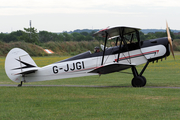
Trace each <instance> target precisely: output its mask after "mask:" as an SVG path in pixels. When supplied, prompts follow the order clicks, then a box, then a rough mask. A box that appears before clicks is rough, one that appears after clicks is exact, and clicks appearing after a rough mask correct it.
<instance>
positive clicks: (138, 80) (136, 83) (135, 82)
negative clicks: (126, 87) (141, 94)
mask: <svg viewBox="0 0 180 120" xmlns="http://www.w3.org/2000/svg"><path fill="white" fill-rule="evenodd" d="M131 84H132V86H133V87H143V85H145V79H144V78H143V77H142V76H136V77H134V78H133V79H132V81H131Z"/></svg>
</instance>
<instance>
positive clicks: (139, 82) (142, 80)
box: [131, 61, 149, 87]
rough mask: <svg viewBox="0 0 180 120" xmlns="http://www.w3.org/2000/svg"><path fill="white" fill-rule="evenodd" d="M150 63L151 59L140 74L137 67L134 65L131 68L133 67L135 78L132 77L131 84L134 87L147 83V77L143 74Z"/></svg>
mask: <svg viewBox="0 0 180 120" xmlns="http://www.w3.org/2000/svg"><path fill="white" fill-rule="evenodd" d="M148 64H149V61H148V62H147V63H146V65H145V66H144V68H143V69H142V71H141V73H140V74H138V72H137V70H136V67H135V66H132V68H131V69H132V72H133V75H134V78H133V79H132V81H131V84H132V86H133V87H144V86H145V85H146V78H145V77H144V76H142V74H143V73H144V71H145V69H146V68H147V66H148Z"/></svg>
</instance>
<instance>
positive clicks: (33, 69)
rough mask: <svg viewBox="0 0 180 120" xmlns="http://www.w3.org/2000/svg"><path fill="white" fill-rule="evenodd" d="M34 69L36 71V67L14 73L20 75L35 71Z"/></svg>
mask: <svg viewBox="0 0 180 120" xmlns="http://www.w3.org/2000/svg"><path fill="white" fill-rule="evenodd" d="M36 71H38V67H36V68H31V69H26V70H23V71H22V72H20V73H17V74H15V75H18V74H22V75H25V74H31V73H35V72H36Z"/></svg>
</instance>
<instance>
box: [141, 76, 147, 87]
mask: <svg viewBox="0 0 180 120" xmlns="http://www.w3.org/2000/svg"><path fill="white" fill-rule="evenodd" d="M141 77H142V78H143V80H144V83H143V86H142V87H144V86H145V85H146V78H145V77H144V76H141Z"/></svg>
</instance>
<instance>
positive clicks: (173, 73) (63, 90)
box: [0, 52, 180, 120]
mask: <svg viewBox="0 0 180 120" xmlns="http://www.w3.org/2000/svg"><path fill="white" fill-rule="evenodd" d="M175 55H176V60H175V61H174V60H173V58H172V56H169V57H168V58H167V60H163V61H162V62H161V61H159V62H158V63H156V62H155V63H154V64H153V63H150V65H149V66H148V68H147V70H146V71H145V73H144V76H146V78H147V85H146V86H177V87H179V86H180V79H179V78H180V76H179V73H180V70H179V68H180V53H179V52H176V53H175ZM65 58H67V57H33V59H34V60H35V62H36V63H37V65H38V66H40V67H41V66H44V65H47V64H50V63H54V62H57V61H59V60H61V59H65ZM4 60H5V58H4V57H1V58H0V84H17V83H13V82H12V81H11V80H9V79H8V78H7V76H6V74H5V71H4ZM142 67H143V65H141V66H138V67H137V68H138V70H139V71H140V70H141V69H142ZM125 72H131V71H130V70H126V71H125ZM132 77H133V75H132V74H123V73H113V74H108V75H101V76H100V77H99V76H89V77H81V78H71V79H62V80H53V81H45V82H34V83H25V84H39V85H40V84H41V85H43V84H45V85H107V86H119V87H108V88H89V87H82V88H81V87H33V86H31V87H25V86H23V87H21V88H18V87H0V95H1V99H0V108H1V109H0V119H18V120H19V119H64V120H67V119H78V120H79V119H85V120H86V119H87V120H89V119H98V120H99V119H107V120H109V119H111V120H114V119H122V120H127V119H128V120H129V119H138V120H139V119H140V120H144V119H146V120H152V119H156V120H162V119H164V120H169V119H174V120H175V119H180V89H168V88H151V87H144V88H133V87H131V79H132Z"/></svg>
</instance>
